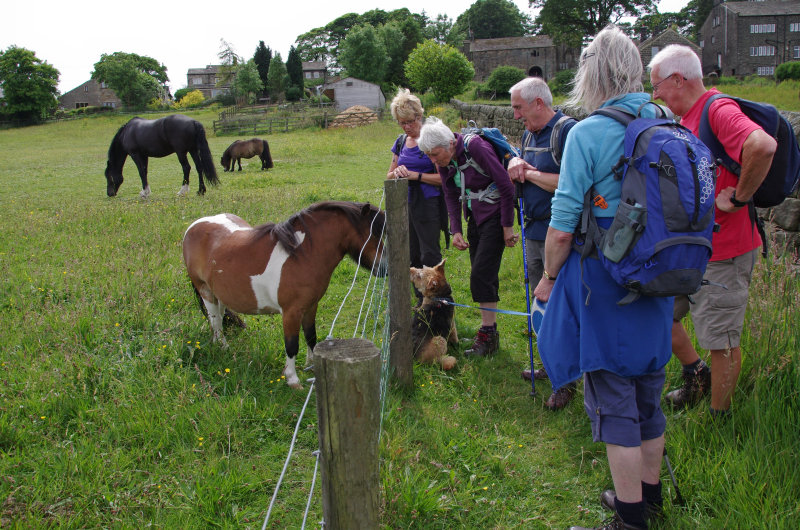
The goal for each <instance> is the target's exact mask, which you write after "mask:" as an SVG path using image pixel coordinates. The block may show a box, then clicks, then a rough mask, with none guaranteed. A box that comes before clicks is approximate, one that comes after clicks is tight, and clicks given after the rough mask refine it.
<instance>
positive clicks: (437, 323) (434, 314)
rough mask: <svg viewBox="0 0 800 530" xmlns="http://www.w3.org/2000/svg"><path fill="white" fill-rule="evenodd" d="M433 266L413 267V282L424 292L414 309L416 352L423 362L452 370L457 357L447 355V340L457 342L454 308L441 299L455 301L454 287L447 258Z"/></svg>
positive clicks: (416, 355)
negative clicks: (446, 273)
mask: <svg viewBox="0 0 800 530" xmlns="http://www.w3.org/2000/svg"><path fill="white" fill-rule="evenodd" d="M445 261H446V260H442V261H441V263H439V264H438V265H436V266H434V267H428V266H423V267H422V268H421V269H417V268H414V267H411V282H412V283H413V284H414V287H416V288H417V290H419V292H420V293H422V296H423V298H422V303H421V304H420V305H419V307H417V308H415V309H414V322H413V323H412V324H411V336H412V338H413V340H414V356H415V357H416V358H417V360H418V361H419V362H421V363H434V362H435V363H438V364H439V365H440V366H441V367H442V368H443V369H445V370H450V369H451V368H453V367H455V365H456V358H455V357H453V356H451V355H447V343H448V342H449V343H450V344H457V343H458V335H457V334H456V326H455V322H454V321H453V315H454V313H455V308H454V307H453V306H452V305H450V304H446V303H443V302H442V301H441V300H440V299H445V300H447V301H450V302H452V301H453V297H452V291H451V290H450V284H449V283H447V278H445V276H444V262H445Z"/></svg>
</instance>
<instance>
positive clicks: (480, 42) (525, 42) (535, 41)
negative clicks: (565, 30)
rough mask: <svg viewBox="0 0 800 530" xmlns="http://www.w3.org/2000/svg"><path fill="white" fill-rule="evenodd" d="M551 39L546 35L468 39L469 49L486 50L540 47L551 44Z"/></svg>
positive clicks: (474, 50)
mask: <svg viewBox="0 0 800 530" xmlns="http://www.w3.org/2000/svg"><path fill="white" fill-rule="evenodd" d="M552 45H553V39H551V38H550V37H548V36H547V35H534V36H532V37H501V38H499V39H475V40H473V41H469V51H471V52H486V51H495V50H519V49H520V48H541V47H546V46H552Z"/></svg>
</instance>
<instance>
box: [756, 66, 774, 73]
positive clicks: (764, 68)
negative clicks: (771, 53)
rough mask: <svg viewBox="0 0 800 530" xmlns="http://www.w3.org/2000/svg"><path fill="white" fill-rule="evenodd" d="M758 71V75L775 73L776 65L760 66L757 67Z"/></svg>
mask: <svg viewBox="0 0 800 530" xmlns="http://www.w3.org/2000/svg"><path fill="white" fill-rule="evenodd" d="M756 73H757V74H758V75H775V67H774V66H759V67H758V68H757V69H756Z"/></svg>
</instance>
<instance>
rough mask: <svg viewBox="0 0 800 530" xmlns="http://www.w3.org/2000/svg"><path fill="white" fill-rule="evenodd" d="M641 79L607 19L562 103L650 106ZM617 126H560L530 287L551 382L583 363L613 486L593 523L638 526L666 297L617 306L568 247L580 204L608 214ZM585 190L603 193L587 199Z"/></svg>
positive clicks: (601, 217) (603, 281) (643, 517)
mask: <svg viewBox="0 0 800 530" xmlns="http://www.w3.org/2000/svg"><path fill="white" fill-rule="evenodd" d="M641 79H642V62H641V59H640V57H639V51H638V49H637V48H636V45H635V44H634V43H633V42H632V41H631V39H630V38H628V37H627V36H626V35H625V34H624V33H623V32H622V31H620V30H619V29H618V28H617V27H615V26H609V27H607V28H605V29H604V30H602V31H601V32H600V33H598V34H597V35H596V36H595V38H594V40H593V41H592V43H591V44H589V46H587V47H586V48H585V49H584V50H583V52H582V53H581V56H580V63H579V66H578V71H577V73H576V76H575V85H574V88H573V90H572V93H571V95H570V99H569V102H568V103H567V104H568V105H572V106H576V105H577V106H581V107H583V108H584V109H585V110H587V111H589V112H593V111H595V110H596V109H598V108H600V107H608V106H613V107H616V108H620V109H622V110H625V111H627V112H629V113H631V114H634V115H635V114H637V112H639V113H640V114H641V115H643V116H646V117H655V113H656V109H655V107H654V106H653V105H645V104H646V103H647V102H648V101H649V100H650V97H649V96H648V94H646V93H644V92H643V91H642V90H643V87H642V81H641ZM624 137H625V127H624V126H623V125H622V124H620V123H619V122H617V121H616V120H614V119H613V118H609V117H606V116H602V115H598V114H595V115H590V116H589V117H588V118H586V119H584V120H582V121H581V122H579V123H578V124H576V125H575V126H574V127H573V128H572V130H571V131H570V133H569V136H567V143H566V146H565V151H564V156H563V159H562V162H561V174H560V178H559V182H558V188H557V189H556V192H555V196H554V197H553V202H552V217H551V220H550V226H549V227H548V230H547V238H546V240H545V262H544V275H543V277H542V279H541V281H540V282H539V284H538V285H537V286H536V289H535V290H534V295H535V296H536V297H537V298H538V299H539V300H541V301H549V303H548V305H547V311H546V312H545V316H544V319H543V321H542V326H541V328H540V330H539V336H538V347H539V353H540V355H541V358H542V362H543V364H544V367H545V369H546V370H547V373H548V374H549V376H550V379H551V381H552V383H553V387H554V388H555V387H558V386H561V385H563V384H565V383H568V382H569V381H574V380H575V379H577V378H578V377H579V376H580V374H581V373H583V374H584V405H585V408H586V412H587V414H588V416H589V419H590V420H591V424H592V437H593V439H594V441H601V442H604V443H605V444H606V452H607V454H608V465H609V468H610V470H611V477H612V479H613V483H614V488H615V490H616V491H614V490H607V491H605V492H603V494H602V495H601V499H600V501H601V504H602V505H603V506H604V507H606V508H609V509H611V510H613V511H614V516H613V517H612V518H611V519H609V520H607V521H604V523H603V525H602V526H601V527H600V528H647V517H649V516H653V515H656V514H657V513H658V512H659V511H660V510H661V505H662V495H661V482H660V471H661V457H662V453H663V450H664V430H665V427H666V419H665V417H664V413H663V412H662V410H661V406H660V400H661V390H662V388H663V386H664V376H665V374H664V365H666V364H667V361H669V359H670V355H671V345H670V329H671V325H672V298H655V297H648V296H642V297H640V298H639V299H638V300H636V301H634V302H632V303H630V304H628V305H623V306H620V305H617V301H619V300H620V299H622V298H623V297H624V296H625V295H626V294H627V291H626V290H625V289H624V288H622V287H621V286H619V285H618V284H617V283H616V282H615V281H614V279H613V278H612V277H611V275H610V274H609V273H608V272H607V271H606V270H605V268H604V267H603V266H602V264H601V263H600V262H599V260H597V259H593V258H588V259H585V260H583V261H581V259H580V254H579V252H578V251H576V250H574V249H573V239H574V237H573V234H574V233H575V231H576V228H578V224H579V220H580V218H581V214H582V212H583V208H584V204H589V207H590V208H592V211H593V213H594V215H595V217H596V218H597V223H598V225H600V226H603V227H606V228H607V227H608V226H609V225H610V223H611V220H612V218H613V217H614V214H615V212H616V209H617V206H618V205H619V201H620V193H621V183H620V181H619V180H617V179H616V178H615V177H614V172H613V170H612V167H613V166H614V165H615V164H616V163H617V161H618V160H619V157H620V155H621V154H622V153H623V142H624ZM587 194H588V198H589V199H590V201H589V202H588V203H587V202H585V199H586V198H587ZM596 196H601V197H602V198H604V199H605V201H596V202H595V201H593V200H592V199H594V198H595V197H596ZM578 243H581V242H580V241H579V242H578ZM584 244H587V243H584ZM589 289H591V293H592V295H591V297H590V298H587V295H588V292H589V291H588V290H589ZM573 528H581V527H573Z"/></svg>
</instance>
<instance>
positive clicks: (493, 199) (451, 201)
mask: <svg viewBox="0 0 800 530" xmlns="http://www.w3.org/2000/svg"><path fill="white" fill-rule="evenodd" d="M464 142H465V138H464V136H463V135H461V134H458V133H453V132H452V131H451V130H450V128H449V127H448V126H447V125H445V124H444V123H442V122H441V121H440V120H439V119H438V118H435V117H430V118H428V119H427V120H426V121H425V124H424V125H423V126H422V131H421V132H420V135H419V142H418V143H419V148H420V149H422V151H423V152H425V153H426V154H427V155H428V156H429V157H430V158H431V160H433V161H434V162H435V163H436V165H437V166H438V167H439V176H440V177H441V181H442V191H443V192H444V199H445V204H446V205H447V213H448V215H449V217H450V232H451V233H452V234H453V246H454V247H456V248H457V249H458V250H467V249H469V261H470V265H471V270H470V283H469V285H470V291H471V293H472V299H473V301H475V302H477V303H478V305H479V306H480V307H481V308H484V309H489V311H481V327H480V329H479V330H478V333H477V334H476V335H475V340H474V342H473V344H472V346H471V347H470V348H469V349H467V350H466V351H465V352H464V354H465V355H467V356H479V357H485V356H489V355H492V354H493V353H495V352H496V351H497V349H498V347H499V341H500V335H499V334H498V332H497V322H496V318H495V317H496V314H495V312H494V311H492V310H493V309H497V302H498V300H500V296H499V289H500V280H499V272H500V262H501V261H502V258H503V249H504V248H505V247H507V246H508V247H513V246H514V245H515V244H516V242H517V236H516V235H514V230H513V227H514V185H513V184H512V183H511V179H510V178H509V177H508V172H507V171H506V169H505V168H504V167H503V164H502V163H501V162H500V160H499V159H498V158H497V155H496V154H495V151H494V147H492V145H491V144H490V143H489V142H488V141H486V140H484V139H483V138H481V137H480V136H472V137H470V138H469V140H468V142H469V159H471V160H472V162H473V164H468V156H467V152H466V150H465V147H464ZM475 166H478V167H477V168H476V167H475ZM462 211H463V213H464V216H465V217H466V218H467V240H464V236H463V235H462V230H461V214H462ZM467 241H469V243H467Z"/></svg>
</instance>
